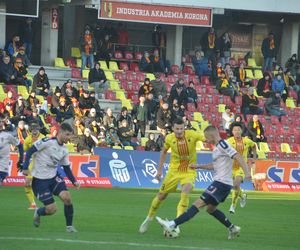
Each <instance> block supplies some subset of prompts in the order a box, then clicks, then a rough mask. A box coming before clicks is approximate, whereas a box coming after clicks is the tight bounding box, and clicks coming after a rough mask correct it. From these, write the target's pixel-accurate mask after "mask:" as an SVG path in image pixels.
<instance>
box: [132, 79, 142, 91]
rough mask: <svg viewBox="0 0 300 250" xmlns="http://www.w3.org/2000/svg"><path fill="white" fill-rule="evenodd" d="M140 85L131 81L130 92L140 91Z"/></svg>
mask: <svg viewBox="0 0 300 250" xmlns="http://www.w3.org/2000/svg"><path fill="white" fill-rule="evenodd" d="M140 87H141V86H140V83H139V81H133V82H132V84H131V90H132V91H139V90H140Z"/></svg>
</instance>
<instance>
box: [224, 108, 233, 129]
mask: <svg viewBox="0 0 300 250" xmlns="http://www.w3.org/2000/svg"><path fill="white" fill-rule="evenodd" d="M233 120H234V113H233V112H231V108H230V106H228V105H226V106H225V112H223V113H222V125H223V129H225V130H226V132H227V133H228V134H229V128H230V124H231V123H232V122H233Z"/></svg>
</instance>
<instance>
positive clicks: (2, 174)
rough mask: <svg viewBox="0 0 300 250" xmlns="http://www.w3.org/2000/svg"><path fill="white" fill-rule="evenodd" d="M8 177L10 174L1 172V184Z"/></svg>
mask: <svg viewBox="0 0 300 250" xmlns="http://www.w3.org/2000/svg"><path fill="white" fill-rule="evenodd" d="M7 176H8V173H6V172H2V171H0V182H3V181H4V179H5V178H6V177H7Z"/></svg>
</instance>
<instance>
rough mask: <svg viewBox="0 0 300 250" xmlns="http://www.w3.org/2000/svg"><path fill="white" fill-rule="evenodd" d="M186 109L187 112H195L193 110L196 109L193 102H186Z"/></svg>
mask: <svg viewBox="0 0 300 250" xmlns="http://www.w3.org/2000/svg"><path fill="white" fill-rule="evenodd" d="M187 110H188V111H189V112H195V111H197V110H196V107H195V104H194V103H188V104H187Z"/></svg>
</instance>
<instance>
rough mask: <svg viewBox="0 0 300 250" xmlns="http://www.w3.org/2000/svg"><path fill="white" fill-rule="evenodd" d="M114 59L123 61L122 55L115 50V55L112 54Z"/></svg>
mask: <svg viewBox="0 0 300 250" xmlns="http://www.w3.org/2000/svg"><path fill="white" fill-rule="evenodd" d="M114 58H115V59H123V54H122V52H121V51H119V50H116V51H115V53H114Z"/></svg>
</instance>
